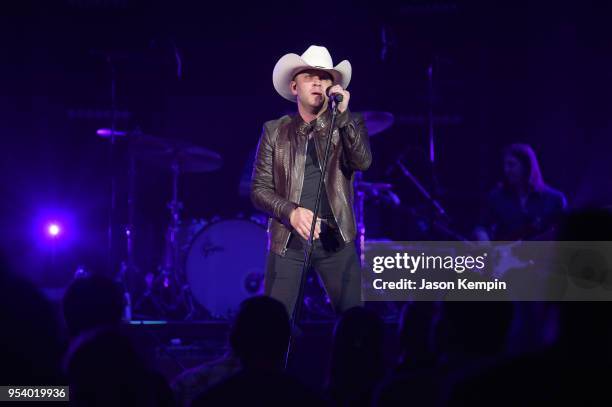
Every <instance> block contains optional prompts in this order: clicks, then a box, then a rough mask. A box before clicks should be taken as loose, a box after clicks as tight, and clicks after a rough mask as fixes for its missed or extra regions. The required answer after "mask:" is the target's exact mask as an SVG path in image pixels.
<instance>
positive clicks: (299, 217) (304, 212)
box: [289, 207, 321, 240]
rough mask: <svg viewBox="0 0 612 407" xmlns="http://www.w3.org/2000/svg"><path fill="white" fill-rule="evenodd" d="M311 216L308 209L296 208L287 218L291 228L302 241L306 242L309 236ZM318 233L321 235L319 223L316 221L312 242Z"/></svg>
mask: <svg viewBox="0 0 612 407" xmlns="http://www.w3.org/2000/svg"><path fill="white" fill-rule="evenodd" d="M313 215H314V214H313V213H312V211H311V210H310V209H306V208H302V207H297V208H295V209H294V210H293V212H291V216H290V217H289V221H290V222H291V226H293V228H294V229H295V230H296V231H297V232H298V233H299V234H300V236H302V237H303V238H304V240H308V237H309V236H310V226H311V225H312V217H313ZM319 233H321V222H320V221H317V223H316V226H315V231H314V236H313V239H314V240H316V239H318V238H319Z"/></svg>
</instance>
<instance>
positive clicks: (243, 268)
mask: <svg viewBox="0 0 612 407" xmlns="http://www.w3.org/2000/svg"><path fill="white" fill-rule="evenodd" d="M266 245H267V235H266V228H265V227H264V225H262V224H261V222H256V221H255V220H247V219H230V220H221V221H217V222H214V223H210V224H208V225H206V226H205V227H204V228H203V229H202V230H200V232H199V233H198V234H197V235H196V236H195V238H194V239H193V242H192V243H191V246H190V248H189V251H188V253H187V258H186V261H185V273H186V277H187V281H188V283H189V286H190V289H191V292H192V295H193V297H194V298H195V300H196V301H197V302H198V303H199V304H200V305H202V306H203V307H204V308H205V309H206V311H208V313H209V314H210V316H211V317H213V318H220V319H231V318H232V317H233V316H234V315H235V313H236V312H237V311H238V307H239V305H240V303H241V302H242V301H243V300H244V299H246V298H248V297H251V296H253V295H257V294H262V293H263V277H264V270H265V264H266Z"/></svg>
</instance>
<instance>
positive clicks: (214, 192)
mask: <svg viewBox="0 0 612 407" xmlns="http://www.w3.org/2000/svg"><path fill="white" fill-rule="evenodd" d="M16 5H18V6H16ZM12 6H13V8H9V7H8V6H7V8H5V9H4V10H3V11H2V14H3V15H2V17H1V20H0V32H1V38H2V41H1V42H2V51H3V52H2V59H1V61H2V62H0V77H1V78H2V87H1V91H0V131H1V134H2V138H1V139H2V149H1V151H2V153H1V154H2V171H1V174H2V196H3V198H4V199H2V204H1V205H2V214H3V215H4V216H3V218H4V221H3V222H2V238H3V247H4V249H5V251H6V253H7V255H8V256H9V257H10V259H11V260H12V262H13V263H14V264H15V265H17V268H16V269H17V270H20V271H21V272H22V273H23V274H24V275H27V276H28V277H29V278H31V279H33V280H34V281H36V282H38V283H39V284H41V285H45V286H52V287H61V286H64V285H65V284H67V282H68V281H69V279H70V278H71V276H72V275H73V273H74V271H75V270H76V268H77V267H78V266H79V265H81V266H83V267H85V268H87V269H90V270H98V271H107V270H108V268H107V266H108V261H107V260H108V250H107V221H108V208H109V203H110V193H109V191H110V188H109V185H110V181H109V180H110V172H109V165H108V149H109V148H108V147H109V145H108V140H105V139H102V138H100V137H97V136H96V130H97V129H98V128H101V127H110V121H111V119H110V117H111V113H110V112H111V98H110V94H111V92H110V83H111V82H110V78H111V75H110V65H109V64H108V63H107V61H106V57H105V55H107V54H110V55H111V56H112V61H113V66H114V69H115V72H116V79H117V80H116V100H117V111H118V119H117V127H118V128H120V129H127V130H134V129H136V128H139V129H141V130H142V132H144V133H146V134H150V135H154V136H158V137H164V138H170V139H180V140H185V141H188V142H191V143H194V144H196V145H198V146H202V147H205V148H208V149H211V150H213V151H216V152H218V153H219V154H221V155H222V157H223V160H224V164H223V167H222V168H221V169H220V170H219V171H217V172H211V173H194V174H185V175H182V176H181V179H180V183H181V197H180V198H181V200H182V201H183V203H184V207H185V208H184V211H183V219H185V220H186V221H190V220H191V219H200V218H201V219H207V220H210V219H212V218H213V217H215V216H219V217H221V218H231V217H235V216H238V215H240V214H242V216H245V217H249V216H251V215H253V214H254V213H255V212H254V209H253V208H252V205H251V203H250V201H249V199H248V196H245V195H244V194H241V193H240V183H241V180H243V182H244V179H245V177H248V176H249V175H250V165H251V164H250V160H251V159H252V156H253V152H254V149H255V147H256V144H257V141H258V137H259V135H260V131H261V126H262V124H263V122H264V121H266V120H270V119H274V118H277V117H279V116H281V115H283V114H285V113H286V112H288V111H292V110H293V109H295V106H294V105H292V104H291V103H289V102H287V101H285V100H284V99H282V98H281V97H280V96H279V95H277V94H276V92H275V91H274V88H273V86H272V81H271V75H272V69H273V67H274V64H275V63H276V61H277V60H278V58H280V57H281V56H282V55H284V54H285V53H288V52H295V53H297V54H301V53H302V52H304V50H305V49H306V48H307V47H308V46H309V45H310V44H318V45H324V46H326V47H327V48H328V49H329V50H330V52H331V54H332V56H333V58H334V63H338V62H340V61H341V60H343V59H349V60H350V61H351V63H352V65H353V78H352V81H351V85H350V87H349V90H350V91H351V95H352V97H351V103H350V107H351V110H353V111H366V110H376V111H387V112H391V113H392V114H393V115H394V117H395V123H394V125H393V126H392V127H391V128H390V129H388V130H386V131H384V132H382V133H380V134H377V135H375V136H373V137H372V138H371V145H372V150H373V154H374V163H373V166H372V168H371V169H370V170H369V171H368V172H366V173H365V174H364V178H365V180H367V181H375V182H389V183H392V184H393V185H394V191H395V192H396V193H397V195H398V196H399V197H400V199H401V207H395V206H393V205H391V204H390V203H388V202H385V201H384V200H382V201H380V202H378V201H377V200H370V201H368V202H367V204H366V214H367V219H366V221H367V227H368V238H371V239H382V238H388V239H393V240H410V239H417V238H422V237H423V236H427V233H424V232H423V230H422V229H420V226H419V225H422V224H423V222H424V220H426V219H427V216H428V215H429V213H430V210H429V206H428V204H427V203H426V202H425V201H424V200H423V199H422V197H421V196H420V195H419V194H418V191H417V190H416V188H415V187H414V185H412V184H411V182H410V181H409V180H408V179H406V178H404V177H402V176H401V174H400V172H399V171H398V170H397V168H395V167H394V166H393V163H394V161H395V160H396V159H397V158H399V157H402V158H403V162H404V163H405V164H406V165H407V166H408V167H409V168H410V169H411V171H413V173H414V174H415V175H416V176H418V177H419V178H420V179H421V180H422V182H423V184H424V185H425V186H426V187H427V188H428V189H430V190H431V191H433V192H434V193H435V194H436V195H437V196H438V197H439V199H440V201H441V202H442V203H443V205H444V206H445V208H446V209H447V211H448V213H449V215H450V217H451V220H452V221H451V226H452V228H453V229H454V230H456V231H457V232H458V233H461V234H464V235H466V236H469V235H470V233H471V230H472V228H473V227H474V224H475V222H476V220H477V219H478V212H479V206H480V202H481V200H482V197H483V196H484V194H485V193H486V191H487V190H489V189H490V188H491V187H492V186H493V185H494V184H495V182H496V181H498V180H499V178H500V176H501V169H502V168H501V150H502V148H503V146H505V145H507V144H508V143H512V142H526V143H529V144H531V145H532V146H533V147H534V149H535V151H536V153H537V154H538V156H539V158H540V164H541V166H542V169H543V175H544V178H545V180H546V181H547V182H548V183H549V184H550V185H551V186H553V187H555V188H557V189H560V190H562V191H564V192H565V193H566V195H567V197H568V201H569V204H570V206H572V207H577V206H583V205H587V204H597V205H606V204H609V203H610V201H611V200H612V196H611V195H612V188H611V187H610V185H609V174H610V173H612V171H611V170H612V162H611V160H610V159H609V158H608V156H609V152H610V151H612V148H611V147H612V141H611V138H610V137H609V134H610V131H611V130H612V127H611V125H612V123H611V121H610V117H611V116H610V111H611V107H612V106H611V100H612V99H611V98H610V94H611V91H612V86H611V85H612V35H611V34H612V26H610V24H609V15H610V11H611V10H610V7H609V6H606V7H603V6H601V5H599V6H595V5H593V4H590V3H587V2H574V3H559V2H550V3H548V2H546V4H544V3H542V2H486V3H483V4H478V3H474V2H469V3H465V4H464V3H458V2H457V3H455V2H439V1H417V2H389V1H375V2H374V1H372V2H369V1H357V2H349V1H337V2H326V3H320V4H317V3H315V2H305V3H303V4H297V3H294V4H291V3H288V2H283V3H281V4H276V5H274V4H271V3H268V4H265V3H263V2H257V3H249V4H246V3H245V4H239V3H236V2H226V3H223V4H215V5H214V6H213V5H212V4H207V3H204V2H193V3H177V2H147V1H128V0H116V1H110V0H108V1H86V0H70V1H68V0H65V1H55V2H40V3H22V2H19V3H18V2H14V3H13V4H12ZM15 7H16V8H15ZM177 55H178V58H177ZM179 61H180V65H179ZM430 66H431V67H432V72H433V80H434V82H433V83H434V93H433V109H434V115H435V117H436V118H437V122H436V125H435V140H436V145H435V147H436V154H437V156H436V159H437V161H436V163H437V164H436V174H437V179H438V183H437V184H438V185H437V186H436V185H435V183H434V182H433V179H432V176H431V174H432V172H431V167H430V165H429V164H428V148H429V146H428V133H427V132H428V128H427V113H428V109H429V102H430V98H429V93H428V76H427V71H428V67H430ZM179 71H180V77H179ZM115 158H116V159H115V164H114V171H115V174H116V175H117V180H118V190H117V202H118V206H117V211H116V219H115V220H116V222H117V225H123V224H125V222H126V221H127V211H126V204H125V202H126V188H127V181H126V180H127V176H126V175H127V161H126V159H125V146H124V145H123V143H122V141H121V140H120V141H119V142H118V145H117V149H116V157H115ZM247 179H248V178H247ZM170 193H171V177H170V171H169V169H168V168H161V167H159V166H158V165H155V163H151V162H138V164H137V176H136V217H135V230H134V232H135V239H136V247H135V250H136V252H135V255H136V261H137V264H138V266H139V268H140V270H141V271H143V272H148V271H152V270H155V269H156V268H157V266H158V265H159V263H160V262H161V257H162V254H161V253H162V251H163V244H164V243H163V239H164V230H165V228H166V226H167V224H168V221H169V213H168V210H167V208H166V203H167V202H168V200H169V199H170ZM415 214H417V215H415ZM50 220H57V221H58V222H60V223H61V224H62V228H63V230H62V236H60V238H58V239H55V240H54V242H51V241H50V240H49V239H48V238H47V237H46V236H45V231H44V226H45V224H46V222H48V221H50ZM115 241H116V247H115V259H116V260H118V259H119V258H122V257H123V256H124V254H123V252H124V250H123V249H122V248H123V247H124V241H123V240H121V239H120V238H119V235H118V236H116V239H115ZM115 269H116V268H115Z"/></svg>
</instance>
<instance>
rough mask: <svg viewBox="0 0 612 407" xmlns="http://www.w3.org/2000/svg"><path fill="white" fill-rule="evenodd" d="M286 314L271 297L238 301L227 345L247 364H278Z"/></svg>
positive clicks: (286, 340) (284, 348)
mask: <svg viewBox="0 0 612 407" xmlns="http://www.w3.org/2000/svg"><path fill="white" fill-rule="evenodd" d="M289 335H290V326H289V314H287V310H286V308H285V306H284V305H283V304H282V303H281V302H279V301H278V300H275V299H274V298H271V297H266V296H257V297H251V298H248V299H246V300H244V301H243V302H242V304H240V309H239V310H238V314H237V316H236V319H235V321H234V325H233V327H232V329H231V332H230V338H229V341H230V345H231V347H232V349H233V350H234V352H235V353H236V355H238V357H239V358H240V361H241V362H242V364H243V365H244V366H245V367H247V368H250V367H252V368H281V367H282V366H283V363H284V359H285V358H284V356H285V352H286V351H287V346H288V345H289Z"/></svg>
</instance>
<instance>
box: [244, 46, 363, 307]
mask: <svg viewBox="0 0 612 407" xmlns="http://www.w3.org/2000/svg"><path fill="white" fill-rule="evenodd" d="M350 80H351V64H350V63H349V62H348V61H346V60H345V61H342V62H341V63H339V64H338V65H336V66H334V65H333V62H332V58H331V55H330V54H329V51H328V50H327V49H326V48H325V47H320V46H314V45H313V46H310V47H309V48H308V49H307V50H306V52H304V53H303V54H302V55H301V56H300V55H297V54H287V55H285V56H283V57H282V58H280V60H279V61H278V62H277V63H276V66H275V67H274V71H273V73H272V81H273V83H274V88H275V89H276V91H277V92H278V93H279V94H280V95H281V96H282V97H284V98H285V99H287V100H290V101H291V102H295V103H297V113H296V114H294V115H290V116H289V115H287V116H283V117H281V118H280V119H277V120H272V121H269V122H266V123H265V124H264V126H263V132H262V135H261V138H260V140H259V145H258V147H257V153H256V157H255V164H254V168H253V176H252V181H251V200H252V201H253V204H254V205H255V207H256V208H258V209H259V210H262V211H264V212H266V213H267V214H268V215H269V216H270V219H269V222H268V249H269V253H268V258H267V265H266V274H265V284H264V285H265V294H266V295H269V296H271V297H274V298H276V299H278V300H280V301H281V302H283V303H284V304H285V306H286V307H287V310H288V312H289V313H290V314H292V313H293V308H294V307H295V303H296V300H297V296H298V289H299V285H300V281H301V273H302V267H303V263H304V249H305V248H306V245H307V240H308V237H309V234H310V227H311V224H312V220H313V211H314V208H315V204H316V198H317V186H318V183H319V180H320V178H321V163H322V162H323V158H324V154H325V146H326V142H327V137H328V134H329V126H330V125H331V117H332V114H331V111H330V101H329V98H328V96H327V94H328V92H326V91H328V88H329V94H334V93H337V94H341V95H342V96H343V100H342V102H340V103H338V106H337V108H338V115H337V116H336V123H335V125H334V130H333V133H332V139H331V145H330V151H329V159H328V162H327V169H326V174H325V178H324V185H323V190H322V192H321V202H320V206H319V208H320V209H319V216H318V217H317V222H316V227H315V230H314V237H313V239H314V240H313V245H314V251H313V255H312V265H313V266H314V269H315V270H316V271H317V273H318V274H319V276H320V277H321V280H322V281H323V284H324V286H325V290H326V292H327V295H328V296H329V298H330V301H331V304H332V306H333V308H334V310H335V311H336V312H337V313H340V312H342V311H344V310H346V309H348V308H350V307H353V306H356V305H361V289H360V285H361V278H360V266H359V260H358V258H357V253H356V249H355V245H354V244H353V241H354V239H355V231H356V228H355V215H354V213H353V174H354V172H355V171H365V170H367V169H368V167H369V166H370V163H371V161H372V153H371V151H370V143H369V140H368V134H367V130H366V127H365V123H364V121H363V118H362V117H361V116H360V115H357V114H352V113H351V112H350V111H349V109H348V104H349V99H350V94H349V92H348V91H346V88H347V87H348V84H349V82H350Z"/></svg>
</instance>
